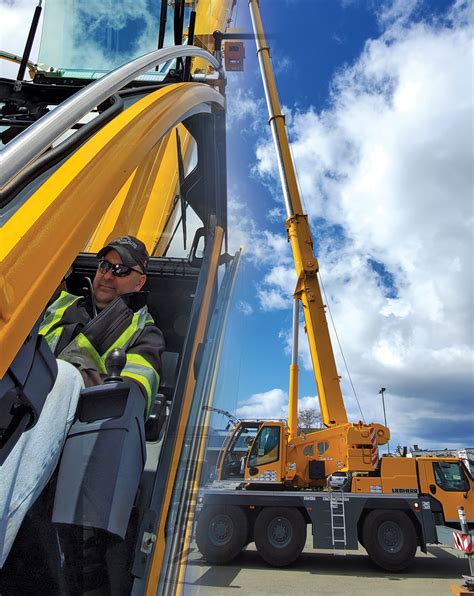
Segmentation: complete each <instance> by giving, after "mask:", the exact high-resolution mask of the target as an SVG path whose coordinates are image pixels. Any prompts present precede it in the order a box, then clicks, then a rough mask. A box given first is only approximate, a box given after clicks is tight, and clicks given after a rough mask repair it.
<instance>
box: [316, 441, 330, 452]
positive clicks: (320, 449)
mask: <svg viewBox="0 0 474 596" xmlns="http://www.w3.org/2000/svg"><path fill="white" fill-rule="evenodd" d="M328 447H329V443H328V442H327V441H322V443H318V455H322V454H323V453H325V452H326V451H327V450H328Z"/></svg>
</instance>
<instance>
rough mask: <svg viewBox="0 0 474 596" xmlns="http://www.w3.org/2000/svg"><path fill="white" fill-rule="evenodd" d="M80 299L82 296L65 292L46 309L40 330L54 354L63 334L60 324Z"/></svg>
mask: <svg viewBox="0 0 474 596" xmlns="http://www.w3.org/2000/svg"><path fill="white" fill-rule="evenodd" d="M80 299H81V296H74V295H73V294H69V293H68V292H64V291H63V292H61V294H60V295H59V298H58V299H57V300H55V301H54V302H53V303H52V304H51V305H50V306H49V307H48V308H47V309H46V313H45V315H44V318H43V321H42V322H41V325H40V328H39V333H40V335H43V336H44V338H45V339H46V342H47V344H48V346H49V347H50V348H51V350H52V351H53V352H54V350H55V349H56V346H57V345H58V342H59V339H60V338H61V335H62V332H63V327H62V326H61V325H60V323H61V319H62V318H63V315H64V313H65V311H66V310H67V309H68V308H69V307H70V306H72V305H73V304H74V303H75V302H77V301H78V300H80ZM55 327H56V328H55Z"/></svg>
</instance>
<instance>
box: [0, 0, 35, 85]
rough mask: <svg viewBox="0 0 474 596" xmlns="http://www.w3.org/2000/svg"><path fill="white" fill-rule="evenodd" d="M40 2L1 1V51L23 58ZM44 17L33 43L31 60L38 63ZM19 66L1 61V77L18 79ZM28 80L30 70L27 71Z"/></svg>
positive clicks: (23, 0) (21, 0) (33, 0)
mask: <svg viewBox="0 0 474 596" xmlns="http://www.w3.org/2000/svg"><path fill="white" fill-rule="evenodd" d="M37 4H38V0H16V1H15V2H12V1H11V0H0V23H2V28H1V36H0V49H1V50H3V51H5V52H10V53H11V54H16V55H17V56H22V55H23V51H24V49H25V44H26V39H27V37H28V31H29V28H30V23H31V20H32V18H33V14H34V12H35V7H36V6H37ZM42 20H43V15H41V19H40V22H39V26H38V31H37V34H36V38H35V41H34V43H33V47H32V51H31V55H30V60H32V61H33V62H36V60H37V57H38V47H39V41H40V32H41V24H42ZM18 68H19V64H14V63H12V62H6V61H5V60H0V76H2V77H9V78H16V75H17V73H18ZM26 78H28V70H27V71H26Z"/></svg>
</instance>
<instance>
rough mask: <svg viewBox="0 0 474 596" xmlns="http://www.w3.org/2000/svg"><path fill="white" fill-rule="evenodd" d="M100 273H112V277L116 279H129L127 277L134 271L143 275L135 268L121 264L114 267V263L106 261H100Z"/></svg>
mask: <svg viewBox="0 0 474 596" xmlns="http://www.w3.org/2000/svg"><path fill="white" fill-rule="evenodd" d="M99 271H100V272H101V273H107V271H112V275H113V276H114V277H127V275H130V273H131V272H132V271H135V273H139V274H140V275H143V273H142V272H141V271H140V270H139V269H134V268H133V267H129V266H128V265H122V264H121V263H115V265H114V264H113V263H110V262H109V261H106V260H105V259H102V260H100V261H99Z"/></svg>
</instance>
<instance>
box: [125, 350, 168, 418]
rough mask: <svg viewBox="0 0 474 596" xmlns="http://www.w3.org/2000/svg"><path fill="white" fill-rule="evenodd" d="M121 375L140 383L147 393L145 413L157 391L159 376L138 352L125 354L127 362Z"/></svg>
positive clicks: (148, 409)
mask: <svg viewBox="0 0 474 596" xmlns="http://www.w3.org/2000/svg"><path fill="white" fill-rule="evenodd" d="M121 376H122V377H129V378H130V379H134V380H135V381H137V382H138V383H140V384H141V385H142V387H143V388H144V389H145V392H146V395H147V409H146V411H147V414H148V412H149V411H150V408H151V404H152V400H153V397H154V396H155V395H156V394H157V393H158V387H159V384H160V376H159V375H158V373H157V372H156V370H155V369H154V368H153V366H152V365H151V364H150V363H149V362H148V360H146V358H143V356H140V355H139V354H127V362H126V364H125V366H124V368H123V370H122V372H121Z"/></svg>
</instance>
